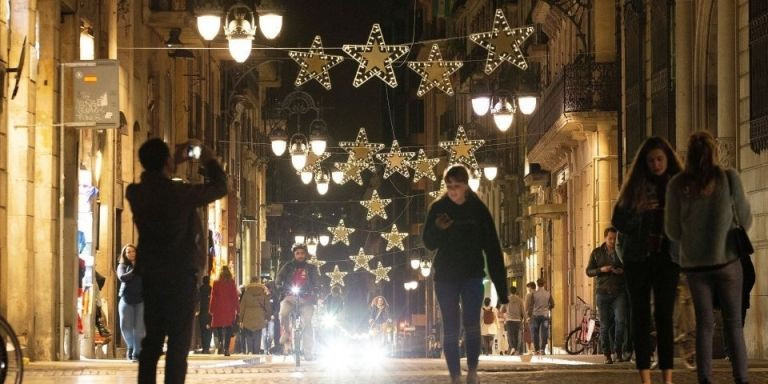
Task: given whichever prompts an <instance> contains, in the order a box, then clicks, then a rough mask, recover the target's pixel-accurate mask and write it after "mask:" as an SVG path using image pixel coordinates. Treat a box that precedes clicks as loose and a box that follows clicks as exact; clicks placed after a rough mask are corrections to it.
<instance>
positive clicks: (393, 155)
mask: <svg viewBox="0 0 768 384" xmlns="http://www.w3.org/2000/svg"><path fill="white" fill-rule="evenodd" d="M415 155H416V152H401V151H400V144H398V142H397V140H395V141H393V142H392V148H391V149H390V150H389V152H388V153H377V154H376V158H378V159H379V160H380V161H381V162H383V163H384V178H385V179H386V178H388V177H389V176H391V175H392V174H393V173H395V172H397V173H399V174H401V175H403V176H405V177H410V176H411V171H409V170H408V167H409V166H410V165H411V162H410V160H411V159H412V158H413V156H415Z"/></svg>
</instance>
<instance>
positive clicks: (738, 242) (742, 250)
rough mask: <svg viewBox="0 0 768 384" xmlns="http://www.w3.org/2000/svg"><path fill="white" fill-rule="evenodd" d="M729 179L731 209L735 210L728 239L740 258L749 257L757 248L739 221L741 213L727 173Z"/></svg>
mask: <svg viewBox="0 0 768 384" xmlns="http://www.w3.org/2000/svg"><path fill="white" fill-rule="evenodd" d="M726 178H727V179H728V190H729V191H730V195H731V211H732V212H733V228H731V229H730V230H728V240H729V241H730V242H731V243H732V244H733V245H734V247H735V248H736V253H737V254H738V255H739V257H740V258H745V257H749V255H751V254H753V253H755V248H754V247H753V246H752V241H750V240H749V236H748V235H747V231H746V230H745V229H744V227H742V226H741V223H739V215H738V213H737V212H736V201H735V200H734V198H733V189H732V188H731V178H730V176H728V175H727V174H726Z"/></svg>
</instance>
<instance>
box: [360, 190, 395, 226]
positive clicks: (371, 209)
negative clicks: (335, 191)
mask: <svg viewBox="0 0 768 384" xmlns="http://www.w3.org/2000/svg"><path fill="white" fill-rule="evenodd" d="M391 202H392V199H381V198H379V193H378V192H376V190H375V189H374V190H373V194H372V195H371V199H370V200H363V201H361V202H360V204H361V205H362V206H363V207H365V208H367V209H368V213H367V214H366V216H365V219H366V220H371V219H373V218H374V217H376V216H379V217H381V218H382V219H386V218H387V211H386V210H385V209H384V208H386V207H387V205H389V203H391Z"/></svg>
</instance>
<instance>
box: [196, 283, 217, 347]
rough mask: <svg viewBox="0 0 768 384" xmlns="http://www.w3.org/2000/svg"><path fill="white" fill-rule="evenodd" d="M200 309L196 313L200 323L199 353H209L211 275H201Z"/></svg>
mask: <svg viewBox="0 0 768 384" xmlns="http://www.w3.org/2000/svg"><path fill="white" fill-rule="evenodd" d="M199 297H200V310H199V311H198V314H197V322H198V324H200V348H201V349H202V350H201V351H200V353H206V354H207V353H211V337H212V336H213V334H212V332H211V314H210V313H208V312H209V310H210V302H211V277H210V276H208V275H206V276H203V283H202V284H200V296H199Z"/></svg>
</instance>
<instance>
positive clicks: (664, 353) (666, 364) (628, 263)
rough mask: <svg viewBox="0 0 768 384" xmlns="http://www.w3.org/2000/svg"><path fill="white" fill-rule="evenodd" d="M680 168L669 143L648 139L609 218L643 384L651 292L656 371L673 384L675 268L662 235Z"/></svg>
mask: <svg viewBox="0 0 768 384" xmlns="http://www.w3.org/2000/svg"><path fill="white" fill-rule="evenodd" d="M681 168H682V165H681V164H680V160H678V158H677V155H675V152H674V151H673V150H672V147H671V146H670V145H669V143H668V142H667V141H666V140H664V139H663V138H660V137H649V138H648V139H646V140H645V142H643V145H642V146H641V147H640V150H638V152H637V155H636V156H635V159H634V161H633V162H632V167H631V169H630V171H629V174H628V175H627V180H626V182H625V183H624V186H623V187H622V189H621V192H620V193H619V199H618V202H617V203H616V207H615V208H614V210H613V218H612V219H611V221H612V223H613V226H614V227H616V229H618V230H619V236H618V240H617V243H616V250H617V253H618V254H619V256H620V257H621V258H622V261H623V263H624V276H625V278H626V280H627V288H628V290H629V302H630V306H631V308H632V315H631V318H632V320H633V325H632V331H633V335H632V336H633V340H634V346H635V357H636V367H637V369H638V371H639V374H640V380H641V382H642V383H643V384H650V383H651V370H650V368H651V353H652V348H651V345H652V343H651V291H653V303H654V319H655V321H656V340H657V343H658V352H659V369H661V371H662V377H663V380H664V383H671V382H672V367H673V364H672V360H673V357H674V342H673V341H674V336H673V327H672V313H673V309H674V305H675V291H676V287H677V280H678V275H679V272H680V267H679V266H678V262H679V261H678V260H677V255H678V252H677V245H676V243H675V244H673V243H672V242H671V241H670V240H669V239H668V238H667V236H666V235H665V234H664V206H665V195H666V190H667V183H668V182H669V180H670V179H671V178H672V176H674V175H676V174H677V173H679V172H680V171H681Z"/></svg>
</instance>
